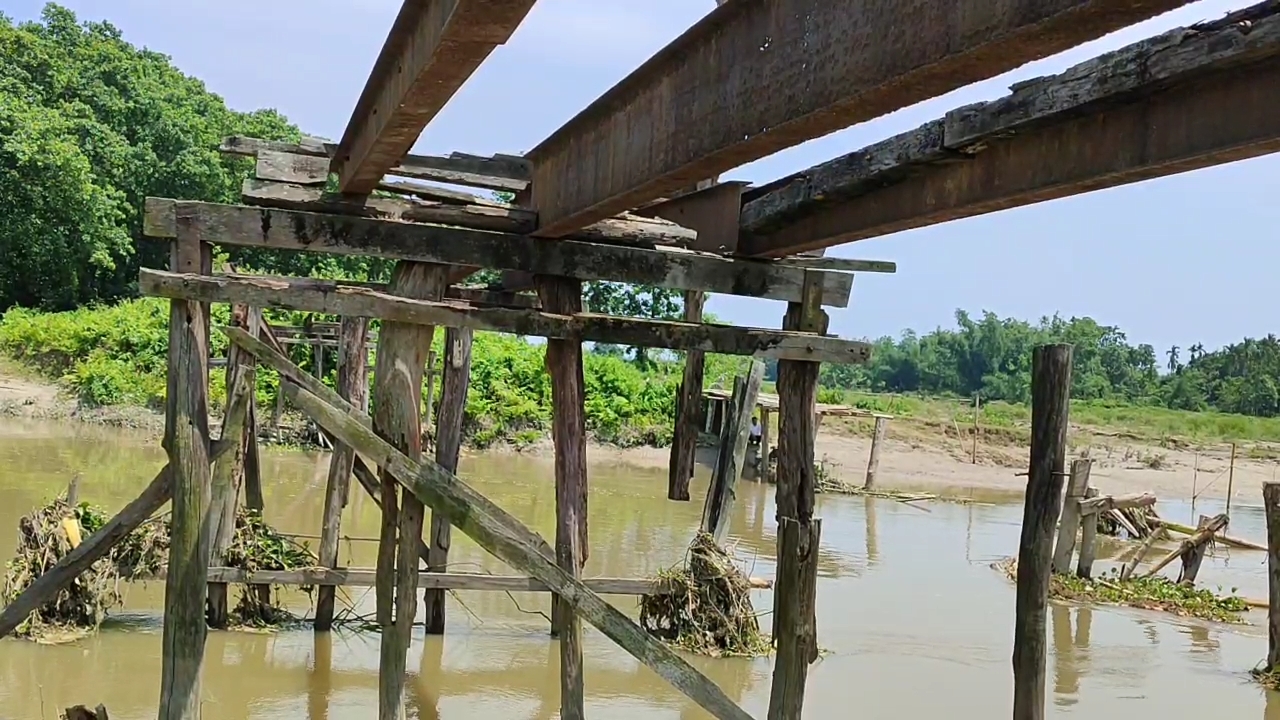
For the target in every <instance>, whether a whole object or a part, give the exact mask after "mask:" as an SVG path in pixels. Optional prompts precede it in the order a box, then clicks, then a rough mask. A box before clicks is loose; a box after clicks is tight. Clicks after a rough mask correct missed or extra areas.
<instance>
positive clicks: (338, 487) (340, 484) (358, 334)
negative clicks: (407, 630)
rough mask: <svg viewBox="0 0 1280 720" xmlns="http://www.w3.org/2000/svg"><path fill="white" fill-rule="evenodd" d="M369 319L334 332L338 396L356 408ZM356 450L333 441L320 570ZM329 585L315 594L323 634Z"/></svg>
mask: <svg viewBox="0 0 1280 720" xmlns="http://www.w3.org/2000/svg"><path fill="white" fill-rule="evenodd" d="M368 339H369V320H368V318H362V317H344V318H342V323H341V325H340V326H339V329H338V394H339V395H341V396H342V398H343V399H344V400H346V401H348V402H350V403H351V404H352V405H354V406H356V407H364V405H365V403H366V402H367V400H368V395H369V373H368V367H367V366H368V364H369V351H368V348H367V346H366V345H367V343H368ZM355 459H356V451H355V449H353V448H352V447H350V446H349V445H346V444H344V443H342V442H335V444H334V447H333V458H332V459H331V460H330V461H329V478H328V482H327V483H326V484H325V489H324V516H323V520H322V525H321V528H320V548H319V553H318V554H319V556H320V557H319V560H320V565H321V566H322V567H327V568H332V567H337V564H338V539H339V537H341V529H342V528H341V525H342V510H343V508H345V507H346V505H347V499H348V497H349V496H350V493H349V488H350V485H351V471H352V468H353V466H354V465H355ZM336 591H337V588H336V587H335V586H333V585H321V586H320V589H319V590H318V591H317V595H316V621H315V629H316V630H318V631H321V632H326V631H328V630H329V629H330V628H332V627H333V604H334V593H335V592H336Z"/></svg>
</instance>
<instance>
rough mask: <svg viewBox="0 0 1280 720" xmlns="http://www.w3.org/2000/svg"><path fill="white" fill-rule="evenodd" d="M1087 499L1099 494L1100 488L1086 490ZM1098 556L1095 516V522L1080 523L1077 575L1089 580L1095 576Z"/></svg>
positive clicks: (1095, 519) (1095, 520)
mask: <svg viewBox="0 0 1280 720" xmlns="http://www.w3.org/2000/svg"><path fill="white" fill-rule="evenodd" d="M1084 496H1085V499H1092V498H1095V497H1097V496H1098V488H1089V489H1087V490H1085V493H1084ZM1097 556H1098V522H1097V518H1096V517H1095V518H1094V521H1093V522H1085V523H1081V524H1080V559H1079V560H1078V561H1076V577H1080V578H1084V579H1085V580H1088V579H1089V578H1091V577H1093V561H1094V560H1095V559H1096V558H1097Z"/></svg>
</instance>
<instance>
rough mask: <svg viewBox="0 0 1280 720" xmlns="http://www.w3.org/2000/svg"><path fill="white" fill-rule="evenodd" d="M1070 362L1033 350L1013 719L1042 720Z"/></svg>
mask: <svg viewBox="0 0 1280 720" xmlns="http://www.w3.org/2000/svg"><path fill="white" fill-rule="evenodd" d="M1071 363H1072V346H1070V345H1042V346H1039V347H1037V348H1035V349H1034V350H1033V351H1032V355H1031V462H1030V469H1029V471H1028V475H1027V495H1026V502H1025V504H1024V509H1023V515H1022V536H1021V539H1020V541H1019V543H1018V578H1017V599H1016V601H1015V615H1014V625H1013V717H1014V720H1043V718H1044V711H1045V695H1044V683H1045V657H1046V653H1047V648H1046V642H1045V632H1046V628H1045V626H1046V624H1047V623H1046V612H1047V609H1048V606H1049V582H1050V573H1051V570H1052V561H1053V536H1054V530H1055V529H1056V528H1057V525H1058V514H1059V512H1060V511H1061V508H1060V504H1061V502H1062V486H1063V481H1064V477H1063V476H1064V474H1065V473H1064V472H1063V470H1065V467H1064V466H1065V464H1066V456H1067V421H1068V411H1069V407H1070V397H1071Z"/></svg>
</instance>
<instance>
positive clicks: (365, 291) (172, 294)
mask: <svg viewBox="0 0 1280 720" xmlns="http://www.w3.org/2000/svg"><path fill="white" fill-rule="evenodd" d="M138 284H139V289H140V290H141V292H143V293H144V294H147V295H156V296H160V297H167V298H172V299H199V300H201V301H203V302H239V301H244V302H250V303H252V304H255V305H259V306H262V307H276V308H288V309H292V310H304V311H310V312H323V313H333V314H338V315H358V316H364V317H377V318H383V319H385V320H388V321H394V322H396V323H401V324H411V325H424V326H437V325H441V326H446V327H459V328H469V329H472V330H492V331H496V332H506V333H512V334H515V335H533V336H538V337H545V338H549V339H559V340H573V341H576V342H582V341H591V342H604V343H611V344H616V345H629V346H638V347H653V348H666V349H669V350H704V351H708V352H717V353H725V354H729V355H749V356H752V357H757V358H762V359H763V358H782V359H791V360H808V361H814V362H818V361H821V362H832V363H862V362H866V361H867V360H868V359H869V358H870V355H871V347H870V345H868V344H867V343H865V342H860V341H855V340H843V339H840V338H835V337H829V336H822V335H806V334H803V333H797V332H789V331H786V330H766V329H756V328H737V327H729V326H724V325H709V324H693V323H685V322H676V321H670V320H647V319H640V318H623V317H614V316H610V315H598V314H595V313H585V312H578V313H556V312H553V311H552V310H551V309H550V308H547V307H546V304H545V303H543V308H544V309H542V310H534V309H515V308H500V307H476V306H473V305H468V304H465V303H462V302H455V301H448V302H445V301H441V300H439V299H436V300H424V299H417V298H406V297H399V296H397V295H395V294H393V293H384V292H379V291H377V290H372V289H370V288H365V287H358V286H351V285H344V284H341V283H337V282H331V281H325V280H315V279H312V278H280V277H249V276H237V277H226V276H223V277H209V276H204V275H196V274H177V273H169V272H164V271H160V270H149V269H146V268H143V269H142V270H140V271H139V274H138Z"/></svg>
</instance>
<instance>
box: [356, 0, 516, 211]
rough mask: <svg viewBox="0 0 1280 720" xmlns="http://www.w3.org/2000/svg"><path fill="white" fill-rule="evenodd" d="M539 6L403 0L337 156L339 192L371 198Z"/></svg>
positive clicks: (494, 0)
mask: <svg viewBox="0 0 1280 720" xmlns="http://www.w3.org/2000/svg"><path fill="white" fill-rule="evenodd" d="M533 3H534V0H406V1H405V3H404V5H402V6H401V8H400V14H399V15H398V16H397V17H396V21H395V24H394V25H393V26H392V27H391V33H390V34H389V35H388V36H387V40H386V42H385V43H384V44H383V46H382V52H381V54H379V56H378V60H377V62H376V63H375V64H374V66H373V71H372V72H371V73H370V75H369V79H368V81H367V82H366V83H365V87H364V92H363V93H361V95H360V100H359V101H358V102H357V103H356V107H355V110H354V112H352V114H351V120H350V121H349V122H348V124H347V129H346V131H345V132H344V133H343V136H342V142H340V143H339V144H338V152H337V154H336V156H335V157H334V164H333V169H334V171H335V172H337V173H338V178H339V189H340V190H341V191H342V192H346V193H355V194H365V193H369V192H371V191H372V190H373V189H374V188H375V187H376V186H377V184H378V181H380V180H381V179H382V176H383V175H384V174H386V172H387V171H388V170H390V169H391V168H393V167H395V166H396V164H397V163H399V162H400V159H401V158H402V157H403V156H404V155H405V153H407V152H408V151H409V148H411V147H412V146H413V144H414V143H415V142H416V141H417V140H418V135H419V134H421V133H422V129H423V128H424V127H426V126H427V123H428V122H430V121H431V119H432V118H433V117H435V116H436V113H438V112H440V110H441V108H443V107H444V105H445V103H447V102H448V101H449V99H450V98H452V97H453V95H454V93H456V92H457V91H458V88H460V87H462V84H463V83H464V82H466V80H467V78H469V77H471V74H472V73H473V72H475V70H476V68H478V67H479V66H480V63H481V62H483V61H484V59H485V58H487V57H488V56H489V53H491V52H493V49H494V48H495V47H497V46H498V45H501V44H503V43H505V42H506V41H507V39H508V38H510V37H511V34H512V33H513V32H515V29H516V27H518V26H519V25H520V23H521V21H523V20H524V18H525V16H526V15H527V14H528V13H529V10H530V9H531V8H532V7H533Z"/></svg>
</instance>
